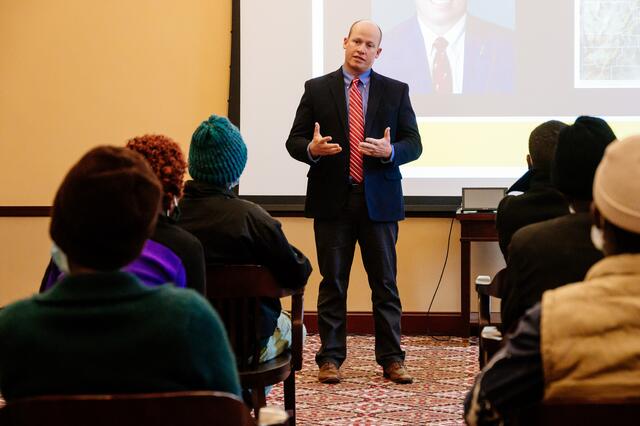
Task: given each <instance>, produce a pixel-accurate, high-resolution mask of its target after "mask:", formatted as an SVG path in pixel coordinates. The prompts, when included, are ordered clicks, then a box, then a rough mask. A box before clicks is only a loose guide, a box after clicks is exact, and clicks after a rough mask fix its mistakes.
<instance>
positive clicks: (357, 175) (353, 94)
mask: <svg viewBox="0 0 640 426" xmlns="http://www.w3.org/2000/svg"><path fill="white" fill-rule="evenodd" d="M358 84H360V79H359V78H354V79H353V81H352V82H351V86H350V87H349V175H350V176H351V180H352V181H353V182H355V183H362V180H363V176H364V173H363V170H362V153H361V152H360V142H362V141H363V140H364V114H363V113H362V94H361V93H360V89H359V88H358Z"/></svg>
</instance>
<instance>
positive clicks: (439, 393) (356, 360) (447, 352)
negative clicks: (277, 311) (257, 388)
mask: <svg viewBox="0 0 640 426" xmlns="http://www.w3.org/2000/svg"><path fill="white" fill-rule="evenodd" d="M446 339H447V340H446V341H436V340H434V339H433V338H430V337H425V336H407V337H403V339H402V345H403V348H404V350H405V351H406V352H407V359H406V365H407V368H408V370H409V372H410V373H411V374H412V375H413V377H414V382H413V384H411V385H396V384H394V383H392V382H390V381H388V380H385V379H384V378H383V377H382V369H381V368H380V367H378V366H377V364H376V363H375V356H374V352H373V344H374V339H373V336H349V337H348V342H347V349H348V351H349V354H348V355H347V360H346V361H345V363H344V364H343V365H342V368H341V372H342V375H343V380H342V383H340V384H337V385H325V384H321V383H319V382H318V380H317V374H318V368H317V366H316V365H315V362H314V355H315V353H316V351H317V350H318V347H319V345H320V339H319V338H318V336H317V335H310V336H308V337H307V341H306V342H305V349H304V367H303V369H302V371H301V372H299V373H298V374H297V375H296V406H297V417H298V420H297V424H298V425H314V426H315V425H332V426H339V425H458V424H464V422H463V421H462V401H463V399H464V396H465V394H466V392H467V390H468V389H469V388H470V387H471V384H472V383H473V378H474V377H475V375H476V374H477V372H478V346H477V344H476V342H475V340H474V339H473V338H472V339H463V338H458V337H451V338H446ZM267 404H268V405H277V406H283V405H284V402H283V399H282V385H281V384H280V385H278V386H276V387H274V389H273V390H272V391H271V393H270V394H269V397H268V399H267Z"/></svg>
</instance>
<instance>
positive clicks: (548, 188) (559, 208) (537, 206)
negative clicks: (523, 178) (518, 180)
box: [496, 170, 569, 259]
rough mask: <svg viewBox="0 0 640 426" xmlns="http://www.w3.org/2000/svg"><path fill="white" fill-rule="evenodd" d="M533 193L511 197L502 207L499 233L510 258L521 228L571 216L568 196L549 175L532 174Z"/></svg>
mask: <svg viewBox="0 0 640 426" xmlns="http://www.w3.org/2000/svg"><path fill="white" fill-rule="evenodd" d="M530 175H531V183H530V186H529V190H528V191H527V192H525V193H524V194H522V195H507V196H506V197H504V198H503V199H502V201H500V204H498V213H497V214H496V229H497V231H498V242H499V244H500V250H501V251H502V254H503V255H504V257H505V259H507V258H508V251H509V243H510V242H511V237H512V235H513V234H514V233H515V232H516V231H517V230H518V229H520V228H522V227H523V226H526V225H530V224H532V223H536V222H542V221H543V220H547V219H553V218H554V217H558V216H563V215H565V214H567V213H569V204H568V203H567V201H566V200H565V198H564V195H562V193H561V192H560V191H558V190H557V189H555V188H554V187H553V186H552V185H551V183H550V182H549V177H548V175H547V174H545V173H540V172H537V171H535V170H533V171H531V174H530Z"/></svg>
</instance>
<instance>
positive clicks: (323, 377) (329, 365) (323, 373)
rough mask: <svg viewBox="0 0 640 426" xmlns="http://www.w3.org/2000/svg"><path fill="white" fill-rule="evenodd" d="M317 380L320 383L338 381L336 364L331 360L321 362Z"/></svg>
mask: <svg viewBox="0 0 640 426" xmlns="http://www.w3.org/2000/svg"><path fill="white" fill-rule="evenodd" d="M318 381H319V382H320V383H340V370H339V369H338V366H337V365H336V364H335V363H333V362H331V361H326V362H323V363H322V365H320V371H319V372H318Z"/></svg>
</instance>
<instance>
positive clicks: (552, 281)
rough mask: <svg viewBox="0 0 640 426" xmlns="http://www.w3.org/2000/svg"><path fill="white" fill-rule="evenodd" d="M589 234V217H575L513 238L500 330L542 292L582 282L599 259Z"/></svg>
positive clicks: (537, 226)
mask: <svg viewBox="0 0 640 426" xmlns="http://www.w3.org/2000/svg"><path fill="white" fill-rule="evenodd" d="M590 230H591V215H590V214H589V213H576V214H568V215H564V216H561V217H558V218H555V219H550V220H546V221H544V222H539V223H535V224H533V225H529V226H525V227H524V228H522V229H520V230H519V231H518V232H516V233H515V234H514V235H513V238H512V240H511V245H510V246H509V261H508V262H507V278H506V280H505V281H506V285H507V288H506V289H504V290H505V291H504V297H503V299H502V305H501V316H502V326H503V330H509V329H510V328H511V327H513V326H514V325H515V324H516V323H517V321H518V320H519V319H520V317H521V316H522V315H524V313H525V312H526V310H527V309H529V308H530V307H532V306H533V305H535V304H536V303H538V302H539V301H540V300H542V293H544V291H545V290H549V289H552V288H556V287H560V286H561V285H564V284H568V283H573V282H578V281H582V280H584V277H585V275H586V273H587V271H588V270H589V268H590V267H591V266H592V265H593V264H594V263H596V262H597V261H599V260H600V259H602V252H600V251H598V250H597V249H596V248H595V247H594V246H593V244H592V243H591V237H590Z"/></svg>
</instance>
